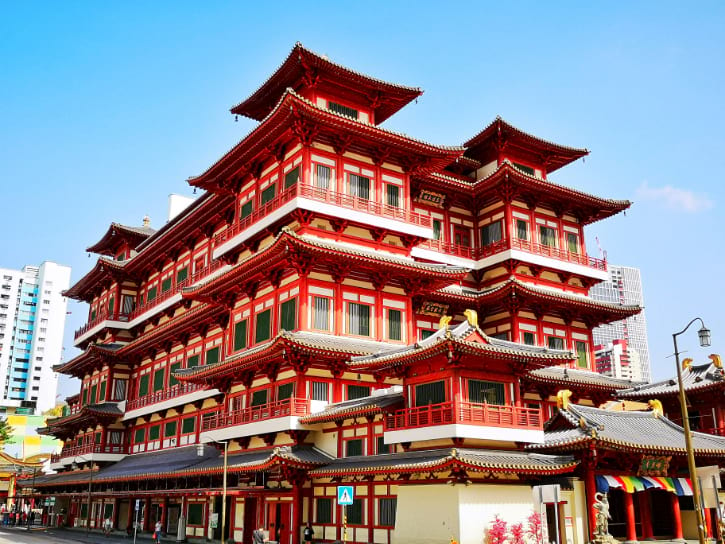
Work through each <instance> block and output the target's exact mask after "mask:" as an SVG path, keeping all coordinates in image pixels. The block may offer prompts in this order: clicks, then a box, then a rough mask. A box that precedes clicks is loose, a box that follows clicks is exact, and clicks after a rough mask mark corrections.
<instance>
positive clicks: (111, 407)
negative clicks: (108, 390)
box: [38, 402, 123, 438]
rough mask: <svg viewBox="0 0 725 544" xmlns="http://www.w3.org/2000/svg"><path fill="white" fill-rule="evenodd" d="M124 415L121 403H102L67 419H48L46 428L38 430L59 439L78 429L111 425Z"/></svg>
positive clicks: (83, 408)
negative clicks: (98, 423) (99, 423)
mask: <svg viewBox="0 0 725 544" xmlns="http://www.w3.org/2000/svg"><path fill="white" fill-rule="evenodd" d="M122 415H123V410H122V409H121V403H120V402H100V403H97V404H87V405H85V406H83V407H82V408H81V409H80V410H79V411H78V412H76V413H75V414H70V415H68V416H65V417H59V418H55V419H48V421H47V423H46V427H43V428H41V429H38V433H39V434H46V435H52V436H55V437H57V438H66V437H68V436H72V435H74V434H75V432H76V431H77V430H78V429H82V428H84V427H87V426H89V425H95V423H97V422H105V423H109V422H112V421H115V420H116V419H118V418H119V417H121V416H122Z"/></svg>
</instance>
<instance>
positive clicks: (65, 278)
mask: <svg viewBox="0 0 725 544" xmlns="http://www.w3.org/2000/svg"><path fill="white" fill-rule="evenodd" d="M70 272H71V269H70V267H68V266H62V265H59V264H56V263H53V262H49V261H46V262H44V263H43V264H41V265H40V266H25V267H23V269H22V270H11V269H7V268H0V412H5V413H33V412H35V413H37V414H40V413H42V412H44V411H45V410H48V409H49V408H53V407H54V406H55V395H56V390H57V388H58V375H57V374H56V373H55V372H54V371H53V366H54V365H57V364H58V363H60V359H61V355H62V353H63V330H64V328H65V316H66V308H67V299H66V297H64V296H63V295H62V294H61V293H62V292H63V291H64V290H66V289H68V287H69V285H70Z"/></svg>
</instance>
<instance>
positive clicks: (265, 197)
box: [261, 183, 277, 206]
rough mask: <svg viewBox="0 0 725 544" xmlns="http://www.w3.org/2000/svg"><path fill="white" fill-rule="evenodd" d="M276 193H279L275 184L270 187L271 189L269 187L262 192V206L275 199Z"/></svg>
mask: <svg viewBox="0 0 725 544" xmlns="http://www.w3.org/2000/svg"><path fill="white" fill-rule="evenodd" d="M276 191H277V185H276V184H274V183H273V184H272V185H270V186H269V187H267V188H266V189H265V190H264V191H262V200H261V203H262V206H264V205H265V204H266V203H267V202H269V201H270V200H272V199H273V198H274V195H275V194H276Z"/></svg>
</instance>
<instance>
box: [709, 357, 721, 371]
mask: <svg viewBox="0 0 725 544" xmlns="http://www.w3.org/2000/svg"><path fill="white" fill-rule="evenodd" d="M708 358H709V359H710V360H711V361H712V364H713V365H715V368H719V369H720V370H722V359H720V356H719V355H718V354H717V353H712V354H710V355H708Z"/></svg>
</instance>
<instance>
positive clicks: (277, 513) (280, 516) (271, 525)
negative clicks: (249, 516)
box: [267, 502, 292, 544]
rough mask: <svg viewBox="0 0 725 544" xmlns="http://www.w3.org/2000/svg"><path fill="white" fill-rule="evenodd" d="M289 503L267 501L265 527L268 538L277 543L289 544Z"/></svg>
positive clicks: (290, 518)
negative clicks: (267, 531)
mask: <svg viewBox="0 0 725 544" xmlns="http://www.w3.org/2000/svg"><path fill="white" fill-rule="evenodd" d="M290 506H291V505H290V504H289V503H285V502H270V503H267V528H268V530H269V540H271V541H274V542H279V544H290V541H291V540H290V536H291V535H290V525H291V520H292V517H291V515H292V509H291V508H290Z"/></svg>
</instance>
